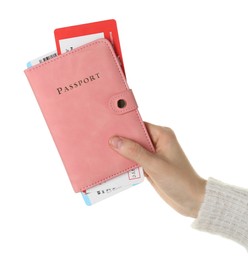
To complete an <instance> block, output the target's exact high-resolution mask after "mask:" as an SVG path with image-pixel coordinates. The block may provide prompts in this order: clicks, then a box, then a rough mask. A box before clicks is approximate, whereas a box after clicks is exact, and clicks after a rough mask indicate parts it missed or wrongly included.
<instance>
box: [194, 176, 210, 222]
mask: <svg viewBox="0 0 248 260" xmlns="http://www.w3.org/2000/svg"><path fill="white" fill-rule="evenodd" d="M206 184H207V181H206V180H205V179H202V178H200V177H199V180H198V181H197V185H196V189H195V194H194V198H193V200H192V201H193V207H192V212H191V217H193V218H197V216H198V213H199V210H200V208H201V205H202V202H203V200H204V197H205V191H206Z"/></svg>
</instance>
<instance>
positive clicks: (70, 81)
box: [25, 39, 153, 192]
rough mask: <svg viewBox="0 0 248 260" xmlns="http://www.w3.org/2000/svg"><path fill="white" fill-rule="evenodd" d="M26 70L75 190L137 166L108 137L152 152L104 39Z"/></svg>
mask: <svg viewBox="0 0 248 260" xmlns="http://www.w3.org/2000/svg"><path fill="white" fill-rule="evenodd" d="M25 74H26V76H27V78H28V80H29V83H30V85H31V87H32V89H33V92H34V94H35V97H36V99H37V101H38V104H39V106H40V109H41V111H42V114H43V116H44V118H45V120H46V123H47V125H48V128H49V130H50V132H51V134H52V137H53V140H54V142H55V144H56V147H57V149H58V151H59V154H60V156H61V158H62V161H63V163H64V166H65V168H66V171H67V174H68V176H69V179H70V181H71V184H72V186H73V189H74V191H75V192H80V191H84V190H86V189H88V188H90V187H93V186H95V185H97V184H100V183H102V182H104V181H106V180H108V179H111V178H113V177H115V176H118V175H120V174H122V173H124V172H127V171H129V170H131V169H133V168H136V167H138V165H137V164H136V163H134V162H132V161H130V160H127V159H125V158H123V157H122V156H120V155H119V154H118V153H116V152H115V151H113V150H112V149H111V148H110V147H109V144H108V141H109V138H110V137H111V136H113V135H119V136H124V137H128V138H131V139H133V140H135V141H137V142H138V143H140V144H141V145H142V146H144V147H145V148H147V149H148V150H150V151H153V146H152V143H151V141H150V138H149V136H148V134H147V131H146V128H145V126H144V123H143V121H142V119H141V117H140V114H139V112H138V107H137V103H136V101H135V98H134V95H133V93H132V91H131V90H130V89H129V88H128V85H127V82H126V80H125V76H124V74H123V72H122V70H121V68H120V66H119V63H118V60H117V58H116V55H115V53H114V51H113V48H112V45H111V44H110V43H109V41H108V40H106V39H99V40H96V41H94V42H91V43H88V44H86V45H84V46H82V47H79V48H76V49H74V50H73V51H70V52H68V53H65V54H63V55H60V56H58V57H56V58H54V59H52V60H49V61H47V62H45V63H42V64H39V65H36V66H34V67H32V68H29V69H27V70H25ZM119 100H124V104H125V106H124V107H122V108H120V107H119V106H118V104H120V101H119ZM118 101H119V102H118ZM121 103H122V104H123V101H122V102H121Z"/></svg>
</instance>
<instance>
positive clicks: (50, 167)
mask: <svg viewBox="0 0 248 260" xmlns="http://www.w3.org/2000/svg"><path fill="white" fill-rule="evenodd" d="M247 14H248V3H247V1H239V0H236V1H229V0H225V1H220V0H214V1H212V0H208V1H199V0H198V1H190V0H189V1H186V0H182V1H176V0H175V1H172V0H171V1H165V0H161V1H156V0H153V1H116V0H105V1H102V0H99V1H98V0H88V1H76V0H70V1H47V2H46V1H45V2H44V1H28V0H22V1H4V2H3V3H2V5H1V9H0V28H1V31H0V32H1V42H0V44H1V78H0V79H1V86H0V119H1V127H0V206H1V211H0V240H1V241H0V259H3V260H7V259H8V260H9V259H11V260H12V259H26V260H28V259H32V260H33V259H36V260H38V259H144V258H145V259H202V260H204V259H247V252H246V251H245V249H244V248H243V247H241V246H240V245H238V244H236V243H234V242H232V241H230V240H227V239H223V238H221V237H218V236H214V235H210V234H207V233H203V232H200V231H197V230H194V229H192V228H191V223H192V221H193V219H190V218H185V217H183V216H181V215H179V214H177V213H176V212H175V211H174V210H173V209H171V208H169V206H167V205H166V204H165V203H164V202H163V201H162V199H161V198H160V197H159V196H158V195H157V194H156V192H155V191H154V190H153V188H152V187H151V186H150V184H149V183H148V182H147V181H145V182H144V183H143V184H141V185H139V186H137V187H133V188H131V189H129V190H127V191H125V192H122V193H120V194H118V195H116V196H114V197H112V198H110V199H108V200H105V201H103V202H101V203H99V204H97V205H95V206H92V207H87V206H85V205H84V201H83V199H82V198H81V196H80V195H79V194H75V193H74V192H73V190H72V188H71V185H70V183H69V180H68V178H67V175H66V172H65V170H64V167H63V165H62V163H61V160H60V157H59V155H58V153H57V150H56V148H55V146H54V144H53V141H52V138H51V136H50V133H49V131H48V129H47V127H46V124H45V122H44V119H43V117H42V115H41V112H40V110H39V107H38V105H37V103H36V100H35V98H34V95H33V93H32V90H31V88H30V86H29V84H28V82H27V79H26V77H25V75H24V73H23V70H24V69H25V66H26V62H27V61H29V60H31V59H33V58H36V57H37V56H40V55H42V54H44V53H47V52H49V51H52V50H54V49H55V41H54V37H53V30H54V29H55V28H59V27H64V26H70V25H77V24H83V23H89V22H94V21H100V20H105V19H110V18H114V19H116V21H117V24H118V29H119V36H120V41H121V47H122V52H123V57H124V63H125V68H126V73H127V79H128V83H129V85H130V87H131V88H132V89H133V91H134V94H135V96H136V99H137V102H138V104H139V110H140V113H141V115H142V117H143V120H145V121H148V122H152V123H154V124H159V125H164V126H169V127H171V128H173V129H174V131H175V132H176V135H177V137H178V139H179V142H180V143H181V145H182V147H183V149H184V151H185V153H186V154H187V156H188V158H189V159H190V161H191V163H192V165H193V166H194V168H195V169H196V171H197V172H198V173H199V174H200V175H201V176H203V177H204V178H208V177H209V176H212V177H215V178H217V179H219V180H222V181H224V182H227V183H231V184H235V185H238V186H243V187H248V164H247V161H248V148H247V147H248V136H247V133H248V123H247V111H248V102H247V98H248V96H247V95H248V94H247V86H248V77H247V70H248V47H247V46H248V33H247V31H248V15H247Z"/></svg>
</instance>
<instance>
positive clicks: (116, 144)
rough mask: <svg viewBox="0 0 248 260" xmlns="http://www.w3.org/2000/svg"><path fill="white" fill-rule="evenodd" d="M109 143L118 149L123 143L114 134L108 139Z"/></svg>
mask: <svg viewBox="0 0 248 260" xmlns="http://www.w3.org/2000/svg"><path fill="white" fill-rule="evenodd" d="M109 144H110V145H111V146H112V147H113V148H114V149H117V150H118V149H120V148H121V146H122V144H123V140H122V139H121V138H120V137H118V136H114V137H112V138H110V139H109Z"/></svg>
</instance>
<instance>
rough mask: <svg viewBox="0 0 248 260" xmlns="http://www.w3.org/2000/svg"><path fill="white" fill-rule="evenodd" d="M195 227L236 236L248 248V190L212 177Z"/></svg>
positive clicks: (231, 236)
mask: <svg viewBox="0 0 248 260" xmlns="http://www.w3.org/2000/svg"><path fill="white" fill-rule="evenodd" d="M192 227H193V228H196V229H198V230H201V231H207V232H210V233H213V234H218V235H221V236H223V237H226V238H229V239H232V240H234V241H236V242H238V243H239V244H241V245H243V246H244V247H246V249H247V250H248V190H246V189H242V188H239V187H235V186H231V185H227V184H224V183H222V182H220V181H218V180H215V179H213V178H209V179H208V182H207V186H206V194H205V198H204V201H203V203H202V205H201V208H200V211H199V213H198V217H197V218H196V220H195V221H194V222H193V224H192Z"/></svg>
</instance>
